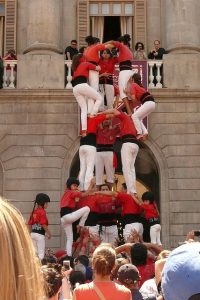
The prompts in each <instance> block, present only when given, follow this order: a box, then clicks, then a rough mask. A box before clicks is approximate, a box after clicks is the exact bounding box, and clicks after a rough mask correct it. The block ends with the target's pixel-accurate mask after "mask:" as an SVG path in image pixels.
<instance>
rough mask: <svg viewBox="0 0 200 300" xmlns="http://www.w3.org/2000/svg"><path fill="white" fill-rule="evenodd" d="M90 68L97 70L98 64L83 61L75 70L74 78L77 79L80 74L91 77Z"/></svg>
mask: <svg viewBox="0 0 200 300" xmlns="http://www.w3.org/2000/svg"><path fill="white" fill-rule="evenodd" d="M89 70H96V66H95V65H93V64H91V63H89V62H86V61H85V62H81V63H80V64H79V65H78V67H77V69H76V70H75V71H74V76H73V79H75V78H76V77H78V76H84V77H86V78H88V77H89Z"/></svg>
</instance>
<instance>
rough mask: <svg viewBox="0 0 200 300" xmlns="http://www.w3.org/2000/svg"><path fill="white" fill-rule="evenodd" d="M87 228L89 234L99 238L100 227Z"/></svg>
mask: <svg viewBox="0 0 200 300" xmlns="http://www.w3.org/2000/svg"><path fill="white" fill-rule="evenodd" d="M86 228H87V229H88V230H89V234H91V235H95V236H99V225H96V226H87V227H86Z"/></svg>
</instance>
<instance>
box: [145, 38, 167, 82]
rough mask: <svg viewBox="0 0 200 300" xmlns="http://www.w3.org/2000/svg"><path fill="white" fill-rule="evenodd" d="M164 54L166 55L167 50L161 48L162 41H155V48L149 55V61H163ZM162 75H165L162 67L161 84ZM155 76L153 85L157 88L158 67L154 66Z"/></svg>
mask: <svg viewBox="0 0 200 300" xmlns="http://www.w3.org/2000/svg"><path fill="white" fill-rule="evenodd" d="M164 54H166V50H165V49H164V48H162V47H161V46H160V41H159V40H155V41H154V47H153V49H152V50H151V51H150V52H149V54H148V59H155V60H157V59H158V60H161V59H163V55H164ZM162 74H163V68H162V66H161V68H160V75H161V84H162V83H163V78H162V77H163V76H162ZM153 76H154V80H153V83H154V85H155V86H156V84H157V79H156V76H157V67H156V65H154V67H153Z"/></svg>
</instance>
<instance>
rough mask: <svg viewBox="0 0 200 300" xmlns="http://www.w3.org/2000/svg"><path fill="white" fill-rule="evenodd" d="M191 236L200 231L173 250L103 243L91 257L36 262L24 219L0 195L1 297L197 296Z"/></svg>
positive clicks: (150, 299) (136, 299)
mask: <svg viewBox="0 0 200 300" xmlns="http://www.w3.org/2000/svg"><path fill="white" fill-rule="evenodd" d="M195 236H199V231H191V232H190V233H189V234H188V235H187V237H186V241H185V242H184V243H183V245H180V246H178V247H177V248H175V249H173V250H172V251H168V250H162V248H161V247H158V246H155V245H153V244H148V243H129V244H125V245H122V246H120V247H117V248H113V247H112V246H111V245H110V244H101V245H99V246H98V247H97V248H96V250H95V251H94V253H93V254H92V256H91V257H87V256H84V255H82V256H78V257H76V258H72V257H68V256H67V253H66V252H65V251H63V250H59V251H57V252H56V253H55V254H54V253H53V252H50V251H48V253H47V254H46V256H45V258H44V259H43V260H42V261H41V262H40V260H39V259H38V258H37V257H36V255H35V252H34V247H33V244H32V242H31V239H30V236H29V233H28V230H27V227H26V225H25V222H24V220H23V217H22V216H21V214H20V213H19V211H18V210H17V209H16V208H14V207H13V206H12V205H11V204H10V203H9V201H7V200H5V199H0V264H1V272H0V284H1V287H2V289H1V299H6V300H7V299H14V300H19V299H20V300H44V299H51V300H61V299H62V300H70V299H77V300H79V299H81V300H84V299H85V300H99V299H102V300H103V299H107V300H111V299H120V300H121V299H122V300H123V299H127V300H131V299H133V300H144V299H146V300H199V299H200V285H199V276H200V243H199V241H196V240H195ZM148 260H149V261H151V262H148ZM67 262H68V263H67ZM150 265H151V267H150V269H149V270H148V269H147V267H148V266H150ZM141 266H142V268H141ZM150 270H151V271H150Z"/></svg>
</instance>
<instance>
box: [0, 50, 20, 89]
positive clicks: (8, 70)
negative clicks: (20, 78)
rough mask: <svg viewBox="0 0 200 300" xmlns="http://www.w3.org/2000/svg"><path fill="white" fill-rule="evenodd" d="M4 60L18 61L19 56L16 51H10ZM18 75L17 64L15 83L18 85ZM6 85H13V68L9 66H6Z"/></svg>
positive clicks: (14, 71) (14, 74)
mask: <svg viewBox="0 0 200 300" xmlns="http://www.w3.org/2000/svg"><path fill="white" fill-rule="evenodd" d="M3 60H17V56H16V53H15V50H14V49H10V50H8V53H7V55H6V56H4V58H3ZM16 74H17V64H15V66H14V68H13V76H14V83H16ZM6 76H7V79H6V83H7V86H9V84H10V83H11V66H10V65H9V64H7V66H6Z"/></svg>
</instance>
